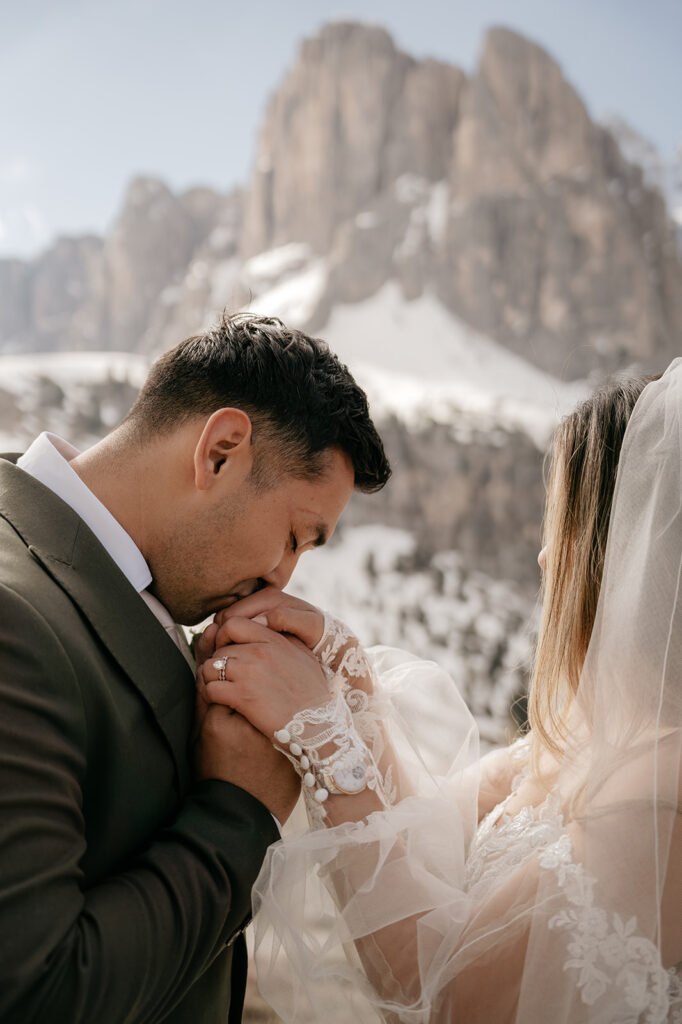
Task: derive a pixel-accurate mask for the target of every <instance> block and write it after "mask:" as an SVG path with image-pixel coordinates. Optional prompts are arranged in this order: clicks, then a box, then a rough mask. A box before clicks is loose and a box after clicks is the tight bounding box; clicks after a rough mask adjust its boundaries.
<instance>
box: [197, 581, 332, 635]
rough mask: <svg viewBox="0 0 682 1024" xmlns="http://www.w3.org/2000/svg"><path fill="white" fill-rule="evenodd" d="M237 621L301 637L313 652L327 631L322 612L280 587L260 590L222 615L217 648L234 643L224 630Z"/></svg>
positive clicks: (224, 609) (220, 614) (225, 610)
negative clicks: (252, 623) (255, 620)
mask: <svg viewBox="0 0 682 1024" xmlns="http://www.w3.org/2000/svg"><path fill="white" fill-rule="evenodd" d="M235 618H239V619H255V618H257V619H258V621H259V622H261V623H262V624H264V625H267V626H268V627H269V628H270V629H272V630H274V631H275V632H276V633H289V634H291V635H292V636H296V637H298V639H299V640H301V641H302V643H304V644H305V646H306V647H307V648H308V649H309V650H312V649H313V647H314V646H315V645H316V644H317V643H318V642H319V640H320V639H321V637H322V631H323V630H324V614H323V612H321V611H320V609H319V608H316V607H315V605H313V604H308V602H307V601H302V600H301V599H300V598H298V597H292V595H291V594H285V593H284V592H283V591H282V590H278V589H277V588H276V587H264V588H263V590H257V591H256V592H255V593H254V594H250V595H249V597H245V598H243V600H241V601H237V602H236V603H235V604H233V605H230V607H229V608H223V610H222V611H220V612H218V613H217V615H216V617H215V620H214V621H215V623H216V624H217V626H218V627H219V628H218V631H217V636H216V646H218V647H222V646H224V645H225V644H226V643H229V642H230V641H229V639H228V636H229V631H226V630H224V629H223V627H225V626H226V624H227V623H229V622H231V621H232V620H233V619H235Z"/></svg>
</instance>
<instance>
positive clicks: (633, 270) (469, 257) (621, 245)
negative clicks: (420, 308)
mask: <svg viewBox="0 0 682 1024" xmlns="http://www.w3.org/2000/svg"><path fill="white" fill-rule="evenodd" d="M621 142H622V138H621ZM625 148H626V149H627V147H625ZM626 156H630V154H629V153H627V154H626ZM626 156H624V155H623V153H622V152H621V148H619V145H618V144H617V142H616V140H615V139H614V137H613V135H612V134H611V132H609V131H608V130H607V129H605V128H604V127H602V126H599V125H597V124H595V123H594V122H593V121H592V120H591V118H590V116H589V113H588V111H587V109H586V107H585V104H584V103H583V101H582V100H581V98H580V96H579V95H578V93H577V92H576V90H575V88H574V87H573V85H572V84H571V83H570V82H569V81H567V79H566V78H565V76H564V74H563V73H562V70H561V68H560V66H559V65H558V64H557V62H556V61H555V60H554V59H553V58H552V57H551V56H550V55H549V54H548V53H547V52H546V51H545V50H543V49H542V47H540V46H538V45H537V44H535V43H533V42H531V41H530V40H528V39H526V38H524V37H523V36H521V35H519V34H518V33H516V32H513V31H511V30H510V29H508V28H504V27H496V28H493V29H491V30H490V31H489V32H488V34H487V35H486V37H485V40H484V42H483V47H482V51H481V55H480V60H479V63H478V66H477V68H476V69H475V70H474V72H473V73H472V74H471V75H469V76H467V75H465V74H464V73H463V72H462V71H461V70H460V69H458V68H456V67H454V66H451V65H449V64H446V63H443V62H441V61H436V60H430V59H427V60H417V59H415V58H414V57H412V56H410V55H409V54H406V53H404V52H402V51H401V49H400V48H399V47H398V46H396V44H395V43H394V41H393V40H392V38H391V36H390V34H389V33H388V32H387V31H386V30H385V29H383V28H381V27H379V26H373V25H365V24H360V23H357V22H351V21H341V22H335V23H332V24H330V25H326V26H324V27H323V28H322V29H321V30H320V32H319V33H318V34H317V35H315V36H314V37H313V38H311V39H308V40H305V41H304V42H303V43H302V45H301V47H300V50H299V52H298V54H297V56H296V58H295V60H294V62H293V64H292V66H291V68H290V69H289V71H288V72H287V74H286V75H285V76H284V79H283V81H282V83H281V84H280V86H279V87H278V88H277V90H276V91H275V93H274V95H273V96H272V98H271V100H270V102H269V104H268V107H267V110H266V112H265V117H264V121H263V125H262V128H261V131H260V134H259V138H258V144H257V150H256V159H255V163H254V169H253V173H252V176H251V180H250V181H249V182H248V184H247V187H246V188H245V190H244V192H243V193H241V192H235V193H233V194H230V195H220V194H218V193H216V192H215V191H213V190H211V189H204V188H195V189H190V190H188V191H187V192H184V193H183V194H180V195H177V194H174V193H173V192H172V191H171V189H169V188H168V186H167V185H166V184H164V183H163V182H161V181H159V180H157V179H155V178H152V177H140V178H137V179H135V181H133V182H132V183H131V185H130V187H129V189H128V191H127V193H126V196H125V199H124V203H123V208H122V210H121V212H120V215H119V217H118V218H117V219H116V221H115V223H114V225H113V228H112V230H111V232H110V233H109V235H108V237H107V238H106V239H104V240H103V243H102V244H93V243H92V241H90V242H89V243H85V242H80V243H77V244H74V245H72V246H71V247H69V246H66V247H64V246H62V247H61V248H60V247H52V249H50V250H49V251H48V252H47V253H45V254H43V256H41V257H40V259H39V260H36V261H33V262H31V263H25V262H22V261H16V260H14V261H12V260H5V261H2V260H0V299H1V300H2V301H0V345H2V346H3V347H4V348H6V349H11V350H14V351H16V350H18V349H21V348H22V346H23V347H28V348H33V349H36V348H38V349H40V347H41V346H45V347H48V348H51V347H67V346H68V347H76V348H81V347H87V346H92V345H99V346H100V347H102V348H132V349H140V348H145V349H160V348H165V347H167V346H168V345H169V344H171V343H172V342H173V341H176V340H177V339H178V337H181V336H182V335H183V334H185V333H189V332H191V331H193V330H194V329H196V327H197V326H199V325H200V324H201V323H203V322H205V321H207V320H210V319H212V317H213V316H214V315H215V312H216V311H217V310H219V309H220V308H221V307H223V306H225V305H228V306H230V307H231V308H234V307H238V306H240V305H242V304H247V303H251V305H252V308H255V309H263V310H265V311H267V312H270V313H278V314H280V315H282V316H283V317H284V318H285V319H289V320H291V322H292V323H295V324H296V325H297V326H301V327H304V328H307V329H309V330H311V331H318V332H320V333H323V332H324V330H325V325H327V323H328V322H329V319H330V317H331V316H332V315H333V313H334V311H335V310H337V309H340V308H342V307H346V306H348V305H351V304H357V303H361V302H364V301H366V300H370V299H372V298H373V297H376V296H377V295H379V293H380V292H381V291H382V289H384V287H388V288H389V290H390V293H391V295H398V297H399V301H401V302H411V301H412V300H418V299H420V298H428V299H431V298H434V299H437V300H438V302H439V303H440V305H441V306H442V307H444V311H445V314H446V315H454V316H455V317H456V318H459V320H460V321H464V323H465V324H466V325H468V326H469V327H472V328H474V329H475V331H477V332H479V333H480V334H483V335H486V336H487V337H488V338H490V339H493V340H494V341H496V342H498V343H502V344H503V345H504V346H506V347H507V348H508V349H510V350H512V352H515V353H517V354H518V355H520V356H522V357H523V358H524V359H526V360H527V361H529V362H531V363H533V364H535V365H536V366H539V367H541V368H543V369H544V370H546V371H549V372H550V373H552V374H555V375H558V376H561V377H569V378H581V377H584V376H586V375H588V374H589V373H590V372H592V371H596V372H599V373H603V372H604V371H611V370H616V369H621V368H623V367H625V366H627V365H629V364H631V363H640V364H645V365H647V366H655V367H659V368H660V366H661V365H663V364H664V363H665V362H666V360H667V359H669V358H670V356H671V355H674V354H676V353H677V352H678V350H679V344H680V343H679V339H680V337H681V336H682V265H681V264H680V255H679V249H678V244H677V239H676V235H675V231H674V229H673V227H672V224H671V221H670V218H669V215H668V211H667V209H666V206H665V202H664V199H663V198H662V196H661V193H660V191H659V190H658V189H657V188H655V187H651V186H650V183H649V180H648V178H647V177H646V176H645V175H644V174H643V172H642V170H641V168H640V167H638V166H636V165H635V164H633V163H632V161H631V159H628V158H626ZM674 205H677V203H676V204H674ZM292 252H294V253H295V254H296V259H295V260H294V261H293V262H292V258H291V253H292ZM264 267H265V268H266V270H265V271H264V270H263V268H264ZM62 292H65V293H66V294H65V296H64V297H62Z"/></svg>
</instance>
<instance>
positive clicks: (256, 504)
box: [155, 449, 354, 625]
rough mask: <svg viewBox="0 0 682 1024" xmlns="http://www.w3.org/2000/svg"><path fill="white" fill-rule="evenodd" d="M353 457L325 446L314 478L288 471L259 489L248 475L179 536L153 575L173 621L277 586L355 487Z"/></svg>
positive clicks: (324, 535)
mask: <svg viewBox="0 0 682 1024" xmlns="http://www.w3.org/2000/svg"><path fill="white" fill-rule="evenodd" d="M353 484H354V472H353V467H352V463H351V461H350V459H349V458H348V456H347V455H345V454H344V453H343V452H341V451H340V450H338V449H331V450H330V451H329V459H328V463H327V465H326V467H325V469H324V471H323V472H322V474H321V475H320V476H319V477H316V478H314V479H312V480H301V479H297V478H295V477H292V476H285V477H282V478H280V479H279V480H278V481H277V482H276V483H275V484H273V485H272V486H270V487H266V488H258V487H257V486H255V485H254V483H253V480H252V478H249V479H246V480H244V482H243V483H242V484H241V486H240V487H239V488H238V489H237V490H236V491H235V492H234V493H231V494H230V495H229V496H227V497H226V498H224V499H223V500H222V501H221V502H220V504H219V505H217V506H216V508H215V510H214V512H213V514H212V515H211V516H203V517H202V519H201V521H200V522H199V523H196V524H195V525H194V526H193V529H192V536H191V538H188V537H187V536H184V537H182V538H181V537H176V538H175V540H174V542H173V550H169V551H168V552H167V555H166V557H165V558H164V572H163V573H162V574H161V575H158V574H155V580H156V583H157V593H158V597H159V598H160V600H161V601H162V602H163V603H164V604H165V605H166V607H167V608H168V609H169V611H170V612H171V614H172V615H173V617H174V618H175V620H176V621H178V622H183V623H185V624H186V625H191V624H192V623H195V622H200V621H202V620H203V619H205V618H206V617H207V616H208V615H210V614H212V613H214V612H216V611H218V610H219V609H220V608H224V607H226V606H228V605H230V604H233V603H234V602H235V601H238V600H239V599H240V598H242V597H246V596H247V595H248V594H250V593H252V592H253V591H254V590H257V589H259V587H262V586H265V585H268V584H269V585H272V586H275V587H279V588H282V587H284V586H286V584H287V583H288V581H289V579H290V577H291V574H292V573H293V571H294V568H295V566H296V563H297V561H298V559H299V558H300V556H301V555H302V554H303V553H304V552H306V551H310V550H312V549H313V548H315V547H319V546H320V545H322V544H324V543H325V542H326V541H327V540H328V539H329V537H330V536H331V534H332V533H333V531H334V528H335V526H336V523H337V521H338V518H339V516H340V515H341V512H342V511H343V509H344V508H345V506H346V504H347V503H348V500H349V498H350V496H351V494H352V491H353Z"/></svg>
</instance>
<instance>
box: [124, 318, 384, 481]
mask: <svg viewBox="0 0 682 1024" xmlns="http://www.w3.org/2000/svg"><path fill="white" fill-rule="evenodd" d="M228 406H232V407H234V408H238V409H242V410H243V411H244V412H246V413H247V415H248V416H249V418H250V419H251V422H252V425H253V436H254V440H255V441H256V443H257V444H259V446H260V450H261V452H262V451H264V450H265V451H268V452H269V453H271V456H272V457H271V458H269V459H267V466H266V465H265V464H264V461H263V459H262V458H259V459H257V460H256V462H255V464H254V474H255V478H256V480H257V482H259V483H262V484H263V485H266V484H267V483H269V482H270V481H271V480H272V469H273V468H274V467H273V463H274V466H275V467H276V469H277V475H280V474H291V475H293V476H299V477H303V478H314V477H316V476H318V475H319V474H320V473H322V472H323V471H324V468H325V466H326V464H327V458H326V454H327V453H328V449H330V448H340V449H341V450H342V451H343V452H345V453H346V455H348V457H349V458H350V460H351V462H352V464H353V469H354V471H355V486H356V488H357V489H358V490H360V491H365V492H372V491H378V490H380V488H382V487H383V486H384V485H385V484H386V482H387V480H388V479H389V477H390V475H391V468H390V465H389V463H388V459H387V458H386V453H385V452H384V446H383V444H382V441H381V438H380V437H379V434H378V433H377V430H376V427H375V426H374V424H373V423H372V420H371V418H370V415H369V408H368V405H367V396H366V395H365V392H364V391H363V390H362V388H360V387H359V385H358V384H357V383H356V382H355V380H354V379H353V377H352V376H351V374H350V371H349V370H348V368H347V367H346V366H344V364H343V363H341V362H340V360H339V359H338V358H337V356H335V355H334V353H333V352H332V351H331V349H330V348H329V346H328V345H327V343H326V342H324V341H321V340H320V339H318V338H311V337H309V336H308V335H307V334H304V333H303V332H302V331H297V330H293V329H291V328H289V327H286V326H285V325H284V324H283V323H282V321H281V320H278V319H277V318H276V317H266V316H256V315H254V314H252V313H236V314H232V315H230V314H227V313H223V315H222V316H221V318H220V320H219V321H218V322H217V323H216V324H215V326H213V327H211V328H210V329H208V330H206V331H204V332H203V333H201V334H196V335H193V336H192V337H191V338H187V339H186V340H185V341H182V342H180V344H179V345H177V346H176V347H175V348H173V349H171V350H170V351H169V352H167V353H166V354H165V355H163V356H161V358H160V359H159V360H158V361H157V362H156V363H154V365H153V366H152V368H151V370H150V373H149V376H148V377H147V380H146V381H145V383H144V385H143V387H142V390H141V392H140V394H139V396H138V399H137V401H136V403H135V405H134V406H133V408H132V409H131V411H130V413H129V414H128V416H127V417H126V421H125V422H126V426H127V427H128V429H130V430H132V431H134V434H135V436H137V437H138V438H140V439H142V440H144V439H147V438H149V437H152V436H158V434H159V433H161V432H163V431H167V430H172V429H174V428H176V427H177V426H179V425H180V424H181V423H183V422H185V421H187V420H189V419H192V418H194V417H196V416H210V415H211V413H213V412H215V410H216V409H221V408H225V407H228Z"/></svg>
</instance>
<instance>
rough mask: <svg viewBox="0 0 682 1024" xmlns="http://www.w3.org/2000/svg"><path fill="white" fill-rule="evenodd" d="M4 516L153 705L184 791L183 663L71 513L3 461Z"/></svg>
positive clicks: (186, 691) (0, 500)
mask: <svg viewBox="0 0 682 1024" xmlns="http://www.w3.org/2000/svg"><path fill="white" fill-rule="evenodd" d="M0 515H2V516H4V517H5V518H6V519H7V520H8V521H9V522H10V523H11V524H12V526H13V527H14V529H15V530H16V531H17V533H19V535H20V536H21V537H22V539H23V540H24V542H25V543H26V545H27V547H28V549H29V551H30V553H31V555H32V556H33V557H34V558H35V559H36V560H37V561H38V562H39V563H40V565H41V566H42V567H43V568H44V570H45V571H46V572H47V573H48V574H49V575H50V576H51V577H52V579H53V580H55V582H56V583H57V584H58V585H59V586H60V587H61V588H62V589H63V590H64V591H65V592H66V593H67V594H68V595H69V597H70V598H71V600H72V601H73V602H74V604H76V605H77V606H78V608H79V609H80V611H81V612H82V614H83V615H84V616H85V618H86V619H87V620H88V622H89V623H90V625H91V627H92V628H93V630H94V631H95V632H96V634H97V636H98V637H99V639H100V641H101V642H102V644H103V645H104V646H105V647H106V648H107V650H108V651H109V652H110V654H111V655H112V656H113V658H114V659H115V660H116V661H117V662H118V664H119V665H120V667H121V668H122V669H123V671H124V672H125V673H126V675H127V676H128V677H129V678H130V679H131V681H132V682H133V683H134V685H135V686H136V688H137V689H138V691H139V692H140V694H141V695H142V697H143V698H144V700H145V701H146V703H147V704H148V705H149V708H150V710H151V712H152V714H153V715H154V717H155V719H156V721H157V723H158V725H159V727H160V729H161V731H162V732H163V734H164V736H165V738H166V740H167V742H168V746H169V747H170V751H171V754H172V756H173V760H174V762H175V767H176V772H177V776H178V783H179V786H180V791H181V792H184V791H185V790H186V788H187V786H188V784H189V766H188V760H187V741H188V724H189V723H190V722H191V721H192V717H193V708H194V699H195V690H194V680H193V677H192V672H191V670H190V668H189V666H188V664H187V662H186V660H185V658H184V657H183V655H182V654H181V652H180V651H179V650H178V648H177V647H176V645H175V644H174V643H173V641H172V640H171V638H170V637H169V636H168V634H167V633H166V631H165V629H164V628H163V626H162V625H161V623H160V622H159V621H158V619H157V618H156V617H155V616H154V615H153V613H152V612H151V611H150V610H149V608H148V607H147V605H146V604H145V602H144V601H143V600H142V598H141V597H140V595H139V594H138V593H137V592H136V590H135V589H134V588H133V587H132V586H131V584H130V583H129V581H128V580H127V579H126V577H125V576H124V575H123V573H122V572H121V570H120V569H119V568H118V566H117V565H116V563H115V562H114V561H113V559H112V558H111V557H110V556H109V554H108V553H107V552H106V551H105V549H104V548H103V547H102V545H101V544H100V542H99V541H98V540H97V538H96V537H95V536H94V534H93V533H92V532H91V530H90V529H89V528H88V527H87V526H86V525H85V523H84V522H83V520H82V519H80V517H79V516H78V515H76V513H75V512H74V511H73V509H71V508H70V507H69V506H68V505H67V504H66V503H65V502H63V501H62V500H61V498H58V497H57V496H56V495H55V494H53V493H52V491H50V490H49V489H48V488H46V487H44V486H43V485H42V484H41V483H39V482H38V481H37V480H35V479H33V477H31V476H29V475H28V474H26V473H23V472H22V471H21V470H20V469H18V468H17V467H15V466H13V465H11V464H10V463H8V462H6V461H4V460H1V459H0Z"/></svg>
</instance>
